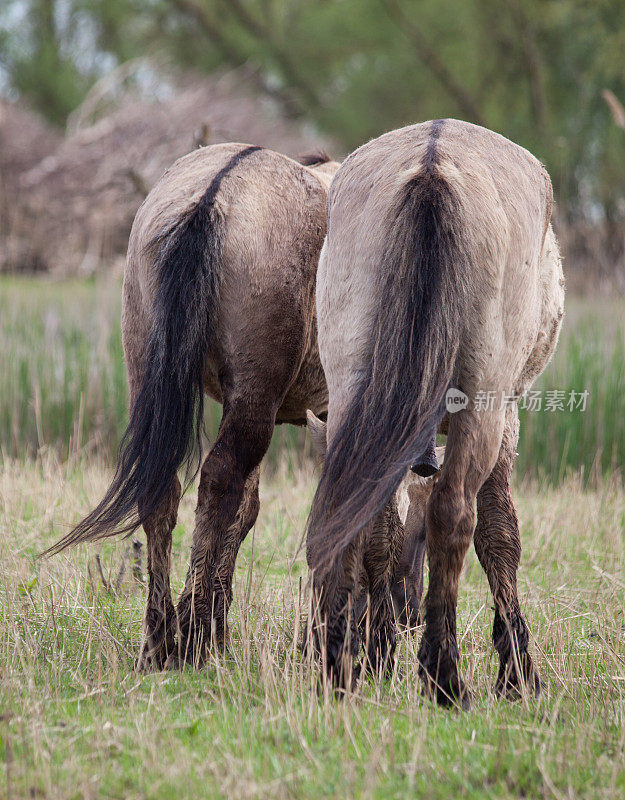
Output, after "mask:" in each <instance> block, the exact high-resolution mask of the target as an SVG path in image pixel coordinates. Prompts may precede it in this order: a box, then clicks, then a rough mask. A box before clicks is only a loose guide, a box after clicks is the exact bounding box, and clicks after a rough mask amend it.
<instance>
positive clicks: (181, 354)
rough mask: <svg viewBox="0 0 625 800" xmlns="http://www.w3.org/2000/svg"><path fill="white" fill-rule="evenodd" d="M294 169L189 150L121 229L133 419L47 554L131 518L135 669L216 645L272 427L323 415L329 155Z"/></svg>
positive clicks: (275, 161)
mask: <svg viewBox="0 0 625 800" xmlns="http://www.w3.org/2000/svg"><path fill="white" fill-rule="evenodd" d="M303 162H304V163H297V162H296V161H293V160H291V159H290V158H287V157H286V156H282V155H279V154H278V153H275V152H272V151H270V150H266V149H262V148H260V147H255V146H248V145H242V144H220V145H214V146H212V147H206V148H203V149H199V150H196V151H194V152H193V153H190V154H189V155H187V156H185V157H183V158H181V159H180V160H178V161H177V162H176V163H175V164H174V165H173V166H172V167H171V168H170V169H169V170H168V171H167V172H166V173H165V174H164V175H163V176H162V178H161V179H160V180H159V182H158V183H157V184H156V186H155V187H154V188H153V189H152V191H151V192H150V194H149V195H148V197H147V198H146V200H145V202H144V203H143V205H142V206H141V208H140V209H139V211H138V213H137V216H136V218H135V221H134V224H133V228H132V233H131V236H130V243H129V248H128V259H127V263H126V271H125V276H124V289H123V311H122V336H123V343H124V352H125V356H126V364H127V369H128V382H129V390H130V391H129V395H130V423H129V426H128V429H127V431H126V434H125V436H124V439H123V443H122V446H121V449H120V455H119V461H118V467H117V471H116V474H115V477H114V479H113V482H112V483H111V486H110V487H109V489H108V491H107V493H106V495H105V497H104V498H103V500H102V501H101V503H100V504H99V505H98V506H97V507H96V508H95V509H94V510H93V511H92V512H91V513H90V514H89V515H88V516H87V517H86V518H85V519H84V520H83V521H82V522H81V523H80V524H79V525H77V526H76V527H75V528H74V529H73V530H72V531H71V532H70V533H69V534H68V535H67V536H66V537H65V538H64V539H62V540H61V541H60V542H59V543H58V544H57V545H55V546H54V547H53V548H52V550H51V552H58V551H60V550H62V549H63V548H64V547H67V546H68V545H72V544H76V543H78V542H86V541H93V540H96V539H102V538H104V537H107V536H113V535H115V534H117V533H128V532H130V531H132V530H134V529H136V528H137V527H138V526H139V525H143V527H144V529H145V532H146V536H147V553H148V571H149V588H148V600H147V609H146V614H145V645H144V648H143V651H142V653H141V656H140V658H139V661H138V666H139V667H140V668H144V669H145V668H149V667H156V668H160V667H162V666H164V665H165V663H166V662H167V661H168V660H169V664H173V663H176V662H177V661H178V659H184V660H190V661H192V662H193V663H200V662H201V661H202V660H203V658H204V657H205V654H206V650H207V647H208V646H209V644H210V643H211V642H214V643H216V644H217V645H223V643H224V642H225V640H226V635H227V627H226V617H227V612H228V607H229V605H230V602H231V599H232V576H233V571H234V564H235V559H236V556H237V553H238V550H239V547H240V545H241V542H242V541H243V539H244V537H245V536H246V535H247V533H248V531H249V530H250V528H251V527H252V526H253V524H254V522H255V520H256V517H257V514H258V509H259V501H258V476H259V465H260V462H261V460H262V458H263V456H264V455H265V453H266V451H267V448H268V446H269V442H270V440H271V435H272V432H273V429H274V425H275V424H276V423H281V422H290V423H293V424H296V425H300V424H304V423H305V422H306V409H307V408H313V409H314V410H315V412H316V413H317V414H325V411H326V405H327V390H326V385H325V380H324V377H323V371H322V368H321V364H320V362H319V357H318V352H317V335H316V322H315V302H314V289H315V276H316V272H317V263H318V259H319V252H320V249H321V245H322V243H323V238H324V236H325V232H326V195H327V188H328V185H329V183H330V180H331V177H332V175H333V174H334V172H335V170H336V168H337V167H338V164H336V163H335V162H332V161H330V159H329V158H328V157H327V156H325V155H320V156H319V157H316V156H312V157H305V158H304V159H303ZM204 393H206V394H208V395H209V396H210V397H212V398H214V399H215V400H217V401H219V402H220V403H222V404H223V416H222V420H221V424H220V426H219V432H218V435H217V439H216V441H215V443H214V445H213V447H212V449H211V450H210V452H209V454H208V456H207V457H206V459H205V460H204V462H203V464H202V466H201V474H200V484H199V491H198V503H197V509H196V523H195V530H194V533H193V544H192V549H191V559H190V566H189V570H188V574H187V578H186V583H185V586H184V589H183V591H182V595H181V597H180V600H179V602H178V607H177V610H176V611H174V606H173V602H172V597H171V591H170V583H169V573H170V555H171V541H172V536H171V534H172V530H173V528H174V526H175V524H176V515H177V509H178V503H179V500H180V494H181V485H180V482H179V480H178V477H177V473H178V470H179V469H180V468H181V467H183V466H185V465H186V466H187V476H188V475H189V474H193V472H194V466H195V465H198V459H199V456H198V450H199V445H200V436H201V420H202V401H203V396H204ZM198 466H199V465H198ZM196 469H197V467H196ZM176 633H177V641H176Z"/></svg>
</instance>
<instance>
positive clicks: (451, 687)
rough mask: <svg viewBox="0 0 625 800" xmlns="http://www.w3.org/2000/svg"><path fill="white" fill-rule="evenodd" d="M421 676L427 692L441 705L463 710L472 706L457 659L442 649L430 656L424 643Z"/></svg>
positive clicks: (420, 658) (420, 657) (420, 665)
mask: <svg viewBox="0 0 625 800" xmlns="http://www.w3.org/2000/svg"><path fill="white" fill-rule="evenodd" d="M419 677H420V678H421V680H422V681H423V685H424V691H425V694H426V695H427V696H428V697H430V698H431V699H432V700H436V702H437V704H438V705H439V706H442V707H443V708H453V707H456V708H459V709H461V710H462V711H468V710H469V709H470V708H471V693H470V692H469V690H468V689H467V687H466V686H465V684H464V682H463V681H462V680H461V679H460V676H459V675H458V667H457V664H456V661H455V660H452V659H451V658H449V656H445V655H442V654H441V653H440V651H439V653H438V654H437V657H436V658H430V652H429V648H428V647H427V645H425V644H422V646H421V651H420V652H419Z"/></svg>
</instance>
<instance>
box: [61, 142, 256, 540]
mask: <svg viewBox="0 0 625 800" xmlns="http://www.w3.org/2000/svg"><path fill="white" fill-rule="evenodd" d="M259 149H260V148H258V147H248V148H246V149H245V150H242V151H240V152H239V153H237V154H236V155H235V156H233V158H232V159H231V160H230V161H229V163H228V164H227V165H226V166H225V167H224V168H223V169H222V170H221V171H220V172H219V173H218V174H217V175H216V176H215V178H214V179H213V181H212V182H211V184H210V186H209V187H208V189H207V190H206V192H205V193H204V195H203V196H202V197H201V199H200V200H199V202H198V203H197V204H196V205H195V206H193V207H192V208H191V209H190V210H189V211H188V213H187V214H186V215H185V216H183V217H182V219H179V220H177V221H176V223H175V224H174V225H173V226H172V227H170V228H169V229H167V230H166V231H164V232H163V233H161V234H160V235H159V236H158V237H157V239H156V240H155V241H153V242H152V243H150V246H149V248H148V250H151V251H152V252H156V260H155V265H154V268H155V274H156V275H158V288H157V291H156V296H155V300H154V309H153V322H152V329H151V332H150V335H149V338H148V341H147V343H146V348H145V351H144V353H145V355H144V365H145V372H144V375H143V381H142V384H141V387H140V390H139V392H138V394H137V397H136V399H135V402H134V404H133V407H132V409H131V413H130V423H129V425H128V428H127V430H126V432H125V434H124V437H123V439H122V443H121V447H120V452H119V457H118V462H117V470H116V472H115V476H114V478H113V481H112V483H111V485H110V486H109V488H108V490H107V492H106V494H105V496H104V498H103V499H102V501H101V502H100V503H99V505H98V506H97V507H96V508H95V509H94V510H93V511H92V512H91V513H90V514H88V516H86V517H85V519H83V521H82V522H80V523H79V524H78V525H77V526H76V527H75V528H74V529H73V530H72V531H70V533H68V534H67V536H65V537H64V538H63V539H61V540H60V541H59V542H57V543H56V544H55V545H54V546H53V547H51V548H50V549H49V550H47V551H46V554H54V553H58V552H60V551H61V550H63V549H65V548H66V547H69V546H70V545H74V544H77V543H79V542H86V541H94V540H96V539H103V538H105V537H108V536H115V535H116V534H123V533H126V534H129V533H131V532H132V531H134V530H135V529H136V528H137V527H138V526H139V525H140V524H142V523H143V522H144V521H145V520H146V519H147V518H148V517H149V516H150V514H151V513H152V512H153V511H155V509H156V508H157V507H158V506H159V504H160V503H161V502H162V501H163V499H164V497H165V495H166V494H167V492H168V491H169V490H170V488H171V485H172V482H173V480H174V478H175V476H176V474H177V471H178V469H179V468H180V467H182V466H183V465H185V464H186V466H187V478H189V477H190V476H191V475H194V474H195V473H197V470H198V468H199V464H200V456H201V436H202V416H203V405H204V404H203V398H204V392H203V375H204V361H205V357H206V353H207V350H208V348H209V343H210V341H211V336H212V333H213V331H212V329H211V325H212V321H213V320H214V318H215V310H216V307H217V303H218V298H219V279H220V272H221V261H222V243H223V218H222V214H221V212H220V210H219V208H218V206H217V205H216V204H215V198H216V195H217V191H218V189H219V186H220V184H221V180H222V178H223V177H224V175H225V174H226V173H227V172H228V171H229V170H231V169H232V167H233V166H235V165H236V164H237V163H238V162H239V161H240V160H241V159H242V158H243V157H244V156H246V155H248V154H249V153H251V152H254V151H256V150H259Z"/></svg>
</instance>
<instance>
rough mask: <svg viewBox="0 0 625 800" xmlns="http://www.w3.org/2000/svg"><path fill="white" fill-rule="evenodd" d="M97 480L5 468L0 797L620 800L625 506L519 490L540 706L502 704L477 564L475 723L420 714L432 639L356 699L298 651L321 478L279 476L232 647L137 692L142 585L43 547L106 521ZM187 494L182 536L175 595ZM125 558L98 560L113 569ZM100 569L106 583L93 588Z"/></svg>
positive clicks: (618, 493) (39, 468) (466, 618)
mask: <svg viewBox="0 0 625 800" xmlns="http://www.w3.org/2000/svg"><path fill="white" fill-rule="evenodd" d="M107 477H108V475H107V473H106V471H105V470H103V469H102V468H101V467H100V466H98V465H95V464H91V465H89V464H81V463H77V462H74V463H71V462H70V463H67V464H65V465H62V466H61V465H59V464H58V463H57V462H56V461H54V460H53V458H52V456H48V458H47V460H46V459H44V460H40V461H38V462H37V463H30V464H27V465H24V464H23V463H21V464H20V463H17V462H7V463H5V468H4V470H3V472H2V473H1V477H0V481H1V487H0V494H1V497H2V511H1V514H2V517H1V524H2V533H3V535H2V539H1V543H0V548H1V550H0V592H1V593H2V595H3V597H2V600H1V603H0V691H1V704H2V708H1V716H0V736H1V741H2V746H1V748H0V758H1V761H2V766H1V767H0V792H3V793H4V795H5V796H7V797H9V798H18V797H19V798H21V797H48V798H68V797H76V798H78V797H88V798H91V797H106V798H108V797H115V798H118V797H119V798H122V797H123V798H169V797H174V796H175V797H176V798H180V800H181V799H182V798H187V797H188V798H194V797H229V798H239V797H249V798H252V797H254V798H256V797H261V798H264V797H268V798H272V800H278V799H279V798H304V797H306V798H308V797H323V798H328V797H346V798H354V797H370V798H378V797H379V798H382V797H384V798H388V797H408V796H410V797H415V796H417V797H420V796H423V797H428V798H439V797H440V798H448V797H450V796H457V797H471V798H474V797H516V796H523V797H551V796H554V797H557V798H573V797H575V798H578V797H598V798H620V797H623V795H624V793H625V725H624V722H625V630H624V623H625V569H624V567H623V565H624V564H625V558H624V556H625V543H624V539H623V528H624V523H625V493H624V492H623V489H622V487H620V486H618V485H616V484H615V485H604V486H603V487H602V488H600V489H599V490H595V491H593V492H584V491H582V489H581V488H580V487H579V485H578V484H577V483H567V484H565V485H563V486H561V487H559V488H557V489H552V488H550V489H545V490H540V489H539V488H538V487H531V486H527V485H525V486H522V487H520V489H519V491H518V492H517V495H518V505H519V510H520V516H521V520H522V530H523V541H524V558H523V565H522V569H521V573H520V593H521V596H522V600H523V604H524V607H525V609H526V612H527V617H528V621H529V623H530V626H531V629H532V633H533V637H534V642H533V648H534V651H535V653H536V656H537V660H538V663H539V665H540V669H541V673H542V677H543V680H544V681H545V684H546V690H545V693H544V695H543V697H542V698H541V699H540V700H539V701H531V702H529V703H524V702H519V703H516V704H509V703H505V702H498V701H496V700H495V698H494V697H493V695H492V693H491V687H492V685H493V683H494V678H495V674H496V662H495V658H494V656H493V652H492V648H491V646H490V641H489V638H490V637H489V627H490V623H491V617H492V612H491V610H490V607H491V598H490V596H489V592H488V589H487V585H486V581H485V579H484V577H483V574H482V572H481V570H480V568H479V565H478V563H477V560H476V558H475V556H474V555H473V553H471V554H470V556H469V558H468V559H467V565H466V569H465V574H464V577H463V581H462V589H461V601H460V608H459V631H460V636H461V639H462V642H461V650H462V658H463V671H464V674H465V676H466V678H467V680H468V682H469V684H470V686H471V687H472V688H473V690H474V695H475V697H474V709H473V710H472V711H471V712H469V713H467V714H459V713H455V712H445V711H440V710H438V709H436V708H434V707H432V706H431V705H430V703H429V702H427V701H426V700H424V699H423V698H422V697H421V694H420V686H419V681H418V678H417V667H416V647H417V640H416V639H415V638H412V637H404V638H402V641H401V644H400V648H399V654H398V662H397V667H396V670H395V673H394V675H393V677H392V678H391V679H389V680H386V681H384V682H381V683H380V682H374V681H369V682H366V683H364V684H363V685H362V686H361V687H360V688H359V690H358V692H357V693H356V694H355V695H354V696H353V697H351V698H349V699H348V700H346V701H344V702H337V701H335V700H334V699H332V698H329V697H324V696H323V695H319V694H318V692H317V690H316V679H317V675H316V672H315V669H314V668H311V667H310V665H308V664H305V663H303V662H302V659H301V657H300V654H299V650H298V647H297V638H298V637H297V631H298V628H299V627H300V626H301V615H300V612H299V609H300V607H301V608H305V602H304V601H303V599H302V589H301V584H302V583H303V582H304V579H305V565H304V559H303V555H302V553H301V552H300V553H298V545H299V541H300V536H301V531H302V529H303V524H304V519H305V515H306V512H307V509H308V506H309V502H310V499H311V496H312V491H313V489H314V479H313V476H312V475H311V474H310V473H309V472H306V471H301V472H298V473H297V474H295V475H292V474H287V473H286V472H283V473H282V474H278V475H276V476H275V477H272V478H271V481H270V482H267V481H266V482H265V484H264V486H263V489H262V498H263V507H262V510H261V516H260V518H259V521H258V523H257V525H256V528H255V530H254V532H253V533H252V534H250V536H249V537H248V540H247V541H246V542H245V544H244V547H243V549H242V552H241V555H240V557H239V562H238V569H237V573H236V586H235V597H236V600H235V604H234V606H233V608H232V612H231V621H232V634H233V641H232V648H231V653H230V655H229V656H228V658H225V659H222V660H220V661H215V662H214V663H212V664H210V665H209V666H208V667H207V668H206V669H205V670H203V671H202V672H198V673H194V672H191V671H187V672H184V673H182V674H179V673H166V674H155V675H150V676H139V675H137V674H135V673H134V672H133V658H134V655H135V654H136V652H137V650H138V648H139V643H140V639H141V615H142V608H143V602H144V594H145V590H144V587H143V586H142V585H141V584H140V583H138V582H137V581H136V580H133V578H132V573H131V571H130V570H127V574H126V578H125V580H124V581H123V583H122V585H121V587H120V589H119V591H118V592H116V593H115V592H107V591H106V590H105V589H104V587H103V585H102V582H101V580H100V578H99V577H98V575H97V572H96V570H95V565H94V560H93V557H94V554H95V552H96V551H97V548H93V547H92V548H89V549H86V548H82V549H79V550H77V551H75V552H71V553H69V554H68V555H66V556H64V557H59V558H57V559H55V560H52V561H49V562H40V561H38V560H37V558H36V554H37V552H38V551H39V550H40V549H41V548H42V547H43V546H45V545H46V544H49V543H51V542H52V541H53V540H54V539H55V538H57V537H58V536H59V535H60V534H61V533H62V532H63V531H64V530H65V528H66V526H67V525H68V523H69V522H71V521H72V520H74V519H76V518H77V516H78V515H79V514H81V513H83V512H85V511H86V510H88V508H89V507H90V506H91V504H92V503H93V502H94V501H95V500H96V499H97V498H98V496H99V495H100V494H101V492H102V490H103V489H104V486H105V483H106V480H107ZM193 505H194V501H193V496H192V495H187V496H186V497H185V498H184V500H183V505H182V509H181V514H180V517H179V525H178V527H177V529H176V531H175V534H174V554H173V573H174V574H173V584H174V588H175V590H179V589H180V588H181V584H182V580H183V577H184V572H185V562H186V558H187V554H188V545H189V541H190V537H191V530H192V520H193ZM125 549H126V545H125V543H124V542H115V543H112V544H107V545H105V546H104V547H102V549H101V561H102V566H103V571H104V573H105V575H107V574H108V573H109V571H110V572H111V574H112V575H113V576H115V575H116V574H117V571H118V569H119V565H120V563H121V561H122V560H123V556H124V552H125ZM90 575H91V577H90Z"/></svg>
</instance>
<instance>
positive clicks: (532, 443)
mask: <svg viewBox="0 0 625 800" xmlns="http://www.w3.org/2000/svg"><path fill="white" fill-rule="evenodd" d="M0 291H1V295H0V331H1V333H0V369H1V371H2V375H3V382H2V385H1V386H0V450H1V451H2V452H3V453H5V454H7V455H12V456H17V457H20V458H22V457H24V456H28V455H34V454H35V453H36V452H37V451H38V450H39V449H41V448H44V449H46V448H52V449H53V450H54V451H56V452H57V453H58V454H59V455H60V456H61V457H62V458H66V457H67V456H68V455H75V454H76V453H78V452H82V451H85V450H86V451H87V452H96V453H97V454H98V455H100V456H102V457H103V458H104V459H106V460H107V461H109V462H112V461H113V459H114V457H115V454H116V452H117V447H118V445H119V442H120V439H121V436H122V434H123V432H124V430H125V427H126V424H127V410H126V404H127V387H126V370H125V365H124V359H123V352H122V346H121V336H120V327H119V326H120V287H119V284H118V283H117V282H116V281H113V282H110V281H100V282H85V281H70V282H62V283H53V282H49V281H35V280H32V279H31V280H28V279H21V280H16V279H7V278H4V279H2V281H0ZM623 316H624V314H623V303H622V301H617V302H614V303H612V304H606V303H601V304H600V305H597V304H595V303H592V302H588V301H587V302H585V303H584V302H581V301H575V300H572V301H571V302H570V303H569V311H568V313H567V317H566V318H565V329H564V333H563V336H562V338H561V341H560V345H559V346H558V349H557V351H556V355H555V358H554V360H553V363H552V364H551V365H550V366H549V367H548V368H547V370H546V371H545V373H544V375H543V376H542V377H541V378H540V379H539V380H538V382H537V384H536V386H535V387H534V388H535V389H540V390H542V392H543V408H542V410H540V411H522V412H521V439H520V442H519V448H518V449H519V457H518V460H517V466H516V474H517V475H518V477H524V476H529V477H541V478H543V479H548V480H550V481H553V482H558V481H560V480H561V479H562V478H563V477H564V476H565V475H566V474H567V473H568V472H573V473H578V472H580V471H581V473H582V474H583V475H584V477H585V478H590V479H593V480H594V479H595V478H596V477H598V476H600V475H608V474H610V473H612V472H614V471H618V470H619V469H621V468H622V465H623V464H625V415H624V414H623V404H624V398H625V330H624V329H623V328H622V327H621V325H622V319H623ZM586 389H587V390H588V393H589V394H588V400H587V404H586V409H585V411H581V410H572V411H571V410H568V409H567V408H566V404H565V408H564V410H558V411H549V410H546V409H545V405H544V403H545V397H546V395H545V393H546V392H549V391H553V390H559V391H564V393H565V395H566V397H567V398H568V395H569V392H570V391H571V390H572V391H575V392H576V393H580V392H583V391H584V390H586ZM220 418H221V408H220V406H218V405H217V404H216V403H213V402H209V403H208V404H207V409H206V420H205V421H206V430H207V434H208V438H209V439H210V440H214V438H215V435H216V431H217V426H218V425H219V420H220ZM285 454H286V456H287V458H288V459H289V460H290V463H291V465H292V466H293V465H295V466H296V465H297V464H298V463H301V459H302V457H306V455H307V454H308V451H307V450H306V449H305V436H304V432H303V430H301V429H298V428H293V427H292V426H290V425H283V426H278V427H277V428H276V432H275V434H274V441H273V443H272V446H271V449H270V452H269V463H270V464H271V465H273V466H275V465H276V464H277V463H278V462H279V461H280V459H281V458H284V456H285Z"/></svg>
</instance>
